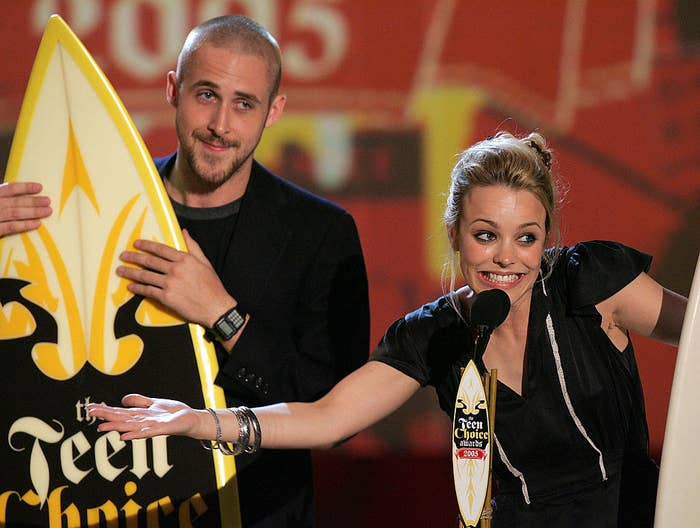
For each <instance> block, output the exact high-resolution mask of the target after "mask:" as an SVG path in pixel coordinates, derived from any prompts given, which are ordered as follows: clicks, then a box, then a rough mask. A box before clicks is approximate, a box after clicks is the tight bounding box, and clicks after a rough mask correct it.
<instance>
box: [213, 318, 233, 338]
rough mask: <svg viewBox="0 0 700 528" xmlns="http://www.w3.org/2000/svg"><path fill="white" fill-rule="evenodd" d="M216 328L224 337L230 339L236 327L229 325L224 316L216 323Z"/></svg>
mask: <svg viewBox="0 0 700 528" xmlns="http://www.w3.org/2000/svg"><path fill="white" fill-rule="evenodd" d="M216 329H217V330H218V331H219V333H220V334H221V337H223V338H224V339H230V338H231V336H233V334H235V333H236V328H234V327H233V326H231V324H230V323H229V322H228V319H226V318H224V319H222V320H221V321H219V322H218V323H217V324H216Z"/></svg>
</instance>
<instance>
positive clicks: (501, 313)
mask: <svg viewBox="0 0 700 528" xmlns="http://www.w3.org/2000/svg"><path fill="white" fill-rule="evenodd" d="M509 311H510V297H508V294H507V293H506V292H504V291H503V290H499V289H493V290H484V291H482V292H480V293H477V294H476V297H474V301H473V302H472V307H471V312H470V320H471V324H472V327H473V328H475V329H476V335H475V338H474V354H475V357H478V358H481V356H483V355H484V352H485V351H486V345H488V342H489V339H490V338H491V332H493V330H494V328H496V327H497V326H498V325H499V324H501V323H502V322H503V321H505V320H506V317H507V316H508V312H509Z"/></svg>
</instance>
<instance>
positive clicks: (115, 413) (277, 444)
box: [88, 361, 420, 449]
mask: <svg viewBox="0 0 700 528" xmlns="http://www.w3.org/2000/svg"><path fill="white" fill-rule="evenodd" d="M419 387H420V385H419V384H418V382H417V381H416V380H414V379H413V378H410V377H409V376H406V375H405V374H403V373H401V372H399V371H398V370H396V369H394V368H393V367H390V366H388V365H386V364H384V363H381V362H379V361H370V362H369V363H367V364H365V365H363V366H362V367H361V368H359V369H358V370H356V371H355V372H353V373H351V374H350V375H348V376H347V377H346V378H345V379H343V380H342V381H341V382H340V383H338V385H336V386H335V387H334V388H333V390H331V391H330V392H329V393H328V394H327V395H326V396H324V397H323V398H321V399H320V400H318V401H316V402H313V403H278V404H275V405H269V406H267V407H259V408H256V409H253V411H254V412H255V415H256V416H257V418H258V420H259V421H260V426H261V430H262V435H261V436H262V447H264V448H280V449H297V448H321V447H331V446H333V445H334V444H336V443H338V442H340V441H341V440H344V439H345V438H348V437H350V436H352V435H354V434H355V433H357V432H359V431H361V430H363V429H365V428H366V427H369V426H370V425H372V424H374V423H375V422H377V421H379V420H381V419H382V418H384V417H385V416H387V415H389V414H391V413H392V412H393V411H394V410H396V409H397V408H398V407H400V406H401V405H402V404H403V403H404V402H405V401H406V400H408V399H409V398H410V397H411V396H412V395H413V394H414V393H415V392H416V391H417V390H418V388H419ZM122 404H123V405H124V406H125V407H124V408H121V407H110V406H107V405H102V404H91V405H90V406H89V407H88V409H89V412H90V415H91V416H94V417H97V418H99V419H101V420H104V422H103V423H102V424H100V425H99V427H98V429H99V430H100V431H119V432H120V433H122V435H121V438H122V440H133V439H137V438H149V437H152V436H158V435H164V434H168V435H182V436H189V437H191V438H195V439H209V440H213V439H215V438H216V426H215V423H214V420H213V419H212V416H211V415H210V414H209V412H208V411H206V410H195V409H192V408H190V407H188V406H187V405H185V404H183V403H181V402H176V401H173V400H164V399H152V398H147V397H145V396H140V395H134V394H132V395H129V396H126V397H125V398H124V399H123V400H122ZM216 412H217V415H218V417H219V422H220V424H221V433H222V437H223V438H224V439H225V440H235V439H237V438H238V433H239V429H238V421H237V419H236V417H235V416H234V415H233V413H231V412H229V411H227V410H225V409H219V410H217V411H216Z"/></svg>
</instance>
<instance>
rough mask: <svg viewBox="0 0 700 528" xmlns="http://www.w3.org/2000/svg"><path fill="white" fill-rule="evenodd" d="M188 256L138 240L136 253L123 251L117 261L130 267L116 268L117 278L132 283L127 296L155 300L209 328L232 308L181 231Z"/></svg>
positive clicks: (204, 259)
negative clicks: (119, 260)
mask: <svg viewBox="0 0 700 528" xmlns="http://www.w3.org/2000/svg"><path fill="white" fill-rule="evenodd" d="M182 233H183V236H184V238H185V244H186V245H187V249H188V251H189V253H185V252H184V251H178V250H177V249H175V248H172V247H170V246H167V245H165V244H161V243H159V242H153V241H150V240H137V241H136V242H135V243H134V247H135V248H136V249H138V250H139V251H125V252H123V253H122V254H121V256H120V258H121V260H122V261H123V262H126V263H128V264H135V265H136V266H138V267H133V266H119V267H118V268H117V275H119V276H120V277H124V278H125V279H129V280H131V281H133V282H132V283H131V284H129V285H128V286H127V288H128V289H129V291H130V292H132V293H135V294H137V295H143V296H144V297H147V298H149V299H154V300H156V301H158V302H159V303H161V304H162V305H163V306H165V307H166V308H169V309H170V310H172V311H173V312H175V313H176V314H177V315H179V316H180V317H181V318H183V319H185V320H187V321H189V322H193V323H198V324H200V325H202V326H205V327H207V328H211V327H212V325H213V324H214V322H216V320H217V319H218V318H219V317H220V316H221V314H223V313H224V312H226V310H228V309H229V308H231V307H233V306H235V305H236V304H237V303H236V300H235V299H234V298H233V297H231V295H229V293H228V292H227V291H226V289H225V288H224V285H223V284H222V283H221V280H220V279H219V277H218V275H217V274H216V271H215V270H214V268H213V266H212V265H211V263H210V262H209V260H207V257H205V256H204V253H203V252H202V250H201V248H200V247H199V244H197V242H195V241H194V239H192V237H190V235H189V233H187V231H186V230H183V231H182Z"/></svg>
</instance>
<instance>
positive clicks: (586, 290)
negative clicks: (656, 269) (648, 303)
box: [562, 240, 652, 309]
mask: <svg viewBox="0 0 700 528" xmlns="http://www.w3.org/2000/svg"><path fill="white" fill-rule="evenodd" d="M562 258H563V260H564V262H563V263H562V264H563V265H564V266H565V274H566V282H567V287H568V288H567V289H568V292H569V303H570V306H571V307H572V308H573V309H581V308H584V307H588V306H593V305H595V304H598V303H599V302H601V301H604V300H605V299H607V298H609V297H611V296H612V295H614V294H615V293H617V292H618V291H620V290H621V289H622V288H624V287H625V286H627V285H628V284H629V283H630V282H632V281H633V280H634V279H635V278H637V276H639V274H640V273H643V272H647V271H649V267H650V266H651V259H652V257H651V256H650V255H647V254H646V253H642V252H641V251H637V250H636V249H633V248H631V247H628V246H625V245H623V244H620V243H618V242H608V241H604V240H593V241H590V242H580V243H578V244H576V245H575V246H573V247H571V248H568V249H567V250H566V251H565V252H564V254H563V255H562Z"/></svg>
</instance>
